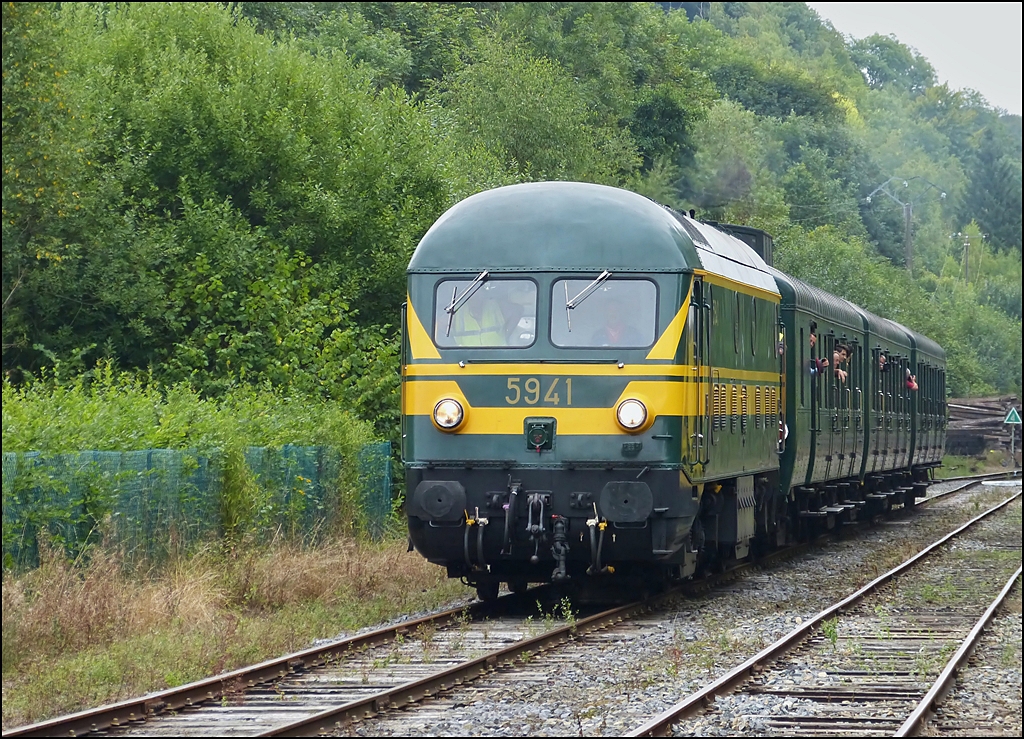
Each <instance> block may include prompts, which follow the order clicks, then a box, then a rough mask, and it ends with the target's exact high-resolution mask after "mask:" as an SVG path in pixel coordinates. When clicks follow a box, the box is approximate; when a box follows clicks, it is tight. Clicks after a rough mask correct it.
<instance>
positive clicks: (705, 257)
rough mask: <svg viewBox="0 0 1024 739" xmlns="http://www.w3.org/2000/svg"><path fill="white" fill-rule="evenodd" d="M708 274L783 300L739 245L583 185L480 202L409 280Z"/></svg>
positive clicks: (429, 239)
mask: <svg viewBox="0 0 1024 739" xmlns="http://www.w3.org/2000/svg"><path fill="white" fill-rule="evenodd" d="M694 269H705V270H707V271H709V272H713V273H715V274H720V275H723V276H726V277H729V278H730V279H733V280H736V281H738V282H744V283H748V284H753V285H756V286H758V287H760V288H762V289H764V290H769V291H771V292H773V293H774V292H777V290H776V287H775V282H774V280H772V279H771V276H770V275H769V274H768V272H767V270H768V267H767V265H765V263H764V261H763V260H762V259H761V258H760V257H759V256H758V255H757V254H756V252H754V251H753V250H752V249H751V248H750V247H748V246H747V245H746V244H744V243H743V242H742V241H740V240H739V239H737V238H735V237H733V236H730V235H728V234H725V233H722V232H721V231H718V230H716V229H714V228H712V227H711V226H708V225H705V224H701V223H699V222H697V221H694V220H691V219H689V218H687V217H685V216H683V215H681V214H679V213H676V212H675V211H672V210H670V209H668V208H665V207H663V206H660V205H658V204H657V203H655V202H654V201H652V200H649V199H648V198H645V197H643V196H642V195H637V194H636V193H633V192H629V191H628V190H621V189H619V188H615V187H607V186H605V185H593V184H588V183H582V182H532V183H526V184H521V185H510V186H508V187H499V188H497V189H494V190H487V191H485V192H481V193H478V194H476V195H473V196H471V197H469V198H466V199H465V200H463V201H462V202H460V203H458V204H457V205H455V206H453V207H452V208H450V209H449V210H448V211H447V212H446V213H444V215H442V216H441V217H440V218H439V219H438V220H437V222H436V223H434V225H433V226H431V227H430V230H429V231H427V233H426V235H424V237H423V239H422V240H420V243H419V245H418V246H417V247H416V251H415V252H414V253H413V256H412V260H411V261H410V263H409V272H410V273H423V272H427V273H429V272H454V271H458V272H478V271H482V270H495V271H503V272H545V271H585V272H595V271H596V272H600V271H603V270H609V271H610V272H689V271H692V270H694Z"/></svg>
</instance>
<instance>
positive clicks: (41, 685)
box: [3, 540, 470, 728]
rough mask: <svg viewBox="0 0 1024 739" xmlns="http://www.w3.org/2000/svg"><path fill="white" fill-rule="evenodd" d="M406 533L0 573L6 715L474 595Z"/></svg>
mask: <svg viewBox="0 0 1024 739" xmlns="http://www.w3.org/2000/svg"><path fill="white" fill-rule="evenodd" d="M405 544H406V543H405V541H404V540H401V541H397V540H390V541H388V542H385V543H383V544H370V543H366V542H357V541H337V542H333V543H330V544H327V545H323V546H318V547H315V548H310V547H303V546H299V545H294V544H290V543H286V542H283V541H282V542H276V543H274V544H272V545H270V546H262V547H257V546H247V547H240V548H237V549H236V550H234V551H232V552H228V553H222V552H217V551H215V550H208V551H201V552H199V553H197V554H195V555H194V556H192V557H189V558H184V559H181V560H178V561H176V562H173V563H171V564H169V565H167V566H166V567H164V568H162V569H161V570H159V571H152V572H147V573H132V572H128V571H126V569H125V568H124V566H123V563H122V561H121V559H120V558H119V557H118V556H117V554H116V553H114V552H111V551H108V550H102V549H100V550H95V551H93V552H92V554H91V556H90V558H89V560H88V562H68V561H66V560H65V559H64V558H63V557H61V556H57V555H55V554H53V553H52V552H47V553H44V554H43V562H42V566H41V567H39V568H38V569H36V570H34V571H31V572H28V573H25V574H23V575H21V576H18V577H16V576H14V575H12V574H5V576H4V580H3V725H4V727H5V728H6V727H9V726H13V725H18V724H21V723H25V722H29V721H38V720H41V719H43V718H46V717H49V716H52V715H56V714H59V713H65V712H69V711H73V710H77V709H80V708H86V707H89V706H91V705H95V704H96V703H99V702H104V701H111V700H117V699H121V698H126V697H130V696H133V695H138V694H141V693H144V692H148V691H151V690H158V689H161V688H165V687H169V686H172V685H177V684H181V683H183V682H187V681H189V680H194V679H198V678H201V677H204V676H207V675H211V674H215V673H217V672H220V671H223V670H228V669H233V668H235V667H239V666H242V665H244V664H249V663H251V662H255V661H258V660H260V659H265V658H268V657H272V656H276V655H279V654H282V653H285V652H287V651H292V650H296V649H301V648H303V647H305V646H308V645H309V643H310V642H311V641H312V640H313V639H317V638H326V637H331V636H335V635H337V634H338V633H339V632H341V631H347V630H353V629H357V628H360V627H363V626H366V625H370V624H374V623H378V622H380V621H382V620H386V619H388V618H392V617H394V616H397V615H399V614H401V613H404V612H409V611H414V610H418V609H424V608H433V607H437V606H438V605H440V604H442V603H444V602H447V601H449V600H452V599H454V598H458V597H463V596H467V595H469V594H470V591H468V590H467V589H466V588H464V587H463V586H461V585H459V584H458V583H457V582H451V581H448V580H447V579H446V578H445V577H444V572H443V570H441V569H440V568H438V567H436V566H434V565H431V564H429V563H427V562H426V561H425V560H423V558H422V557H420V556H419V555H417V554H410V553H407V552H406V545H405Z"/></svg>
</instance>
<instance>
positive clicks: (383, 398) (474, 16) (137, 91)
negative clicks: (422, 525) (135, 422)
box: [2, 2, 1021, 435]
mask: <svg viewBox="0 0 1024 739" xmlns="http://www.w3.org/2000/svg"><path fill="white" fill-rule="evenodd" d="M662 5H666V4H662ZM667 5H668V6H671V7H672V8H676V7H678V6H680V5H681V6H682V9H670V10H666V9H665V8H663V7H659V6H658V5H657V4H649V3H615V4H613V3H560V2H552V3H530V4H524V3H383V2H381V3H378V2H360V3H292V4H288V3H230V4H192V3H187V4H170V5H156V4H131V3H118V4H105V3H101V4H88V5H84V4H82V5H77V4H69V3H65V4H46V3H8V4H5V5H4V6H3V91H4V95H3V99H4V102H3V163H4V181H3V278H2V279H3V299H4V308H3V346H4V348H3V365H4V370H5V372H6V373H7V376H8V377H9V378H11V380H13V381H15V382H18V381H20V380H22V379H23V378H27V377H29V376H31V375H32V374H35V373H38V372H39V371H40V369H41V368H42V367H44V366H50V365H52V364H53V363H54V362H55V361H58V360H59V361H61V362H62V363H63V365H62V366H64V367H65V369H74V370H76V371H78V372H81V373H89V372H90V371H92V368H93V367H94V366H95V365H96V363H97V362H98V361H99V360H101V359H109V360H111V361H113V362H116V364H117V365H118V366H119V367H121V368H123V369H125V370H128V371H138V372H152V374H153V377H154V378H155V379H156V380H158V381H161V382H168V383H178V382H187V383H190V384H191V385H192V386H193V387H195V388H197V389H198V390H199V391H201V392H203V393H206V394H209V395H222V394H224V393H226V392H229V391H230V389H231V388H233V387H235V386H238V385H245V384H250V383H254V384H263V383H269V384H270V385H273V386H276V387H279V388H287V389H290V390H294V391H295V392H297V393H302V394H312V395H316V396H319V397H322V398H329V399H333V400H335V401H338V402H341V403H343V404H345V405H346V406H347V407H350V408H352V409H354V410H355V411H356V412H357V413H358V414H359V415H361V416H362V417H364V418H365V419H367V420H370V421H372V422H374V423H375V424H376V427H377V429H378V432H379V433H382V434H384V435H394V434H395V433H396V431H395V429H396V425H395V419H396V414H397V387H398V382H397V373H396V365H397V342H396V338H395V333H396V323H397V316H398V314H399V306H400V304H401V302H402V300H403V299H404V296H405V288H404V269H405V265H406V264H407V261H408V258H409V256H410V254H411V252H412V249H413V248H414V246H415V244H416V243H417V241H418V239H419V238H420V237H421V236H422V234H423V233H425V231H426V230H427V228H429V226H430V225H431V224H432V223H433V222H434V220H436V218H437V217H438V216H440V214H441V213H443V212H444V210H446V209H447V208H448V207H450V206H451V205H452V204H454V203H455V202H457V201H458V200H460V199H462V198H464V197H467V196H468V195H471V194H473V193H475V192H479V191H481V190H484V189H488V188H490V187H496V186H499V185H504V184H509V183H513V182H519V181H525V180H537V179H573V180H583V181H590V182H601V183H606V184H611V185H618V186H624V187H628V188H631V189H634V190H636V191H638V192H641V193H643V194H646V195H648V196H650V197H653V198H655V199H657V200H659V201H661V202H665V203H667V204H671V205H675V206H678V207H685V208H691V207H693V208H696V209H697V210H698V211H700V215H701V216H703V217H706V218H712V219H715V220H725V221H732V222H741V223H749V224H751V225H756V226H760V227H762V228H765V229H767V230H769V231H771V232H772V233H774V234H776V236H777V243H778V250H777V253H778V258H779V260H780V263H781V264H782V265H783V266H784V268H787V269H789V270H791V271H792V272H793V273H794V274H795V275H796V276H798V277H802V278H804V279H807V280H809V281H811V282H816V283H817V284H820V285H821V286H822V287H825V288H827V289H831V290H833V291H835V292H836V293H837V294H840V295H843V296H844V297H848V298H850V299H851V300H855V301H857V302H859V303H861V304H863V305H865V306H866V307H868V308H870V309H871V310H874V311H876V312H878V313H881V314H882V315H888V316H890V317H892V318H894V319H896V320H899V321H901V322H902V323H905V324H906V325H908V326H910V327H912V328H915V329H918V330H921V331H923V332H924V333H928V334H929V335H933V336H935V337H936V338H937V339H939V340H940V341H941V342H942V343H943V345H944V346H946V348H947V349H948V350H949V353H950V363H951V380H952V389H953V392H955V393H956V394H958V395H959V394H967V393H969V392H988V391H994V390H999V391H1003V390H1013V389H1016V390H1019V388H1020V343H1019V335H1020V319H1021V309H1020V260H1021V124H1020V117H1019V116H1008V115H1005V114H1003V113H1002V112H1001V111H998V110H994V109H992V108H991V107H990V106H988V104H987V103H986V102H985V101H984V100H983V99H982V98H981V97H980V96H978V95H977V94H976V93H973V92H971V91H956V90H950V89H949V88H948V87H947V86H945V85H941V84H937V82H938V81H937V79H936V76H935V72H934V70H933V69H932V67H931V66H930V64H929V63H928V61H927V60H926V59H924V58H923V57H921V55H920V54H918V53H917V52H916V51H914V50H913V49H910V48H908V47H907V46H905V45H903V44H901V43H900V42H899V41H898V40H896V39H895V38H892V37H887V36H872V37H870V38H868V39H863V40H860V41H852V40H847V39H844V38H843V37H842V36H841V35H840V34H838V33H837V32H836V31H835V29H833V28H832V27H831V26H829V25H828V24H827V23H823V22H822V21H821V19H820V18H818V16H817V15H816V14H815V13H814V12H813V11H811V10H810V9H809V8H807V6H805V5H804V4H802V3H683V4H675V3H672V4H667ZM894 176H896V177H900V178H905V179H907V180H908V181H909V182H912V183H915V184H914V186H915V187H916V186H917V184H918V183H931V184H932V185H933V186H934V187H932V188H931V189H929V188H927V187H925V186H923V185H922V186H921V188H920V189H919V190H913V188H912V187H911V186H909V185H908V190H907V191H906V196H907V197H908V198H911V199H913V200H914V210H913V222H912V236H913V241H914V256H915V273H914V275H913V276H910V275H908V274H907V273H906V270H904V269H902V267H903V238H904V220H903V209H902V207H901V206H900V205H899V204H898V203H895V202H892V201H891V200H889V199H887V198H886V197H882V196H879V197H874V198H872V199H871V202H868V201H867V199H866V197H867V195H869V194H870V193H872V192H873V191H876V188H877V187H878V186H879V185H880V184H881V183H883V182H886V181H887V180H888V179H889V178H891V177H894ZM939 192H944V193H945V194H946V196H945V197H944V198H940V197H939ZM972 224H973V225H972ZM971 229H973V230H971ZM967 233H969V234H973V235H971V236H969V239H968V240H969V242H970V244H971V249H970V254H969V256H968V257H965V255H964V251H965V250H964V247H963V239H962V238H961V237H960V236H959V235H962V234H967ZM951 234H958V236H956V237H953V238H951V236H950V235H951ZM976 262H977V263H976ZM979 328H981V329H982V330H983V331H984V337H979V336H978V330H979Z"/></svg>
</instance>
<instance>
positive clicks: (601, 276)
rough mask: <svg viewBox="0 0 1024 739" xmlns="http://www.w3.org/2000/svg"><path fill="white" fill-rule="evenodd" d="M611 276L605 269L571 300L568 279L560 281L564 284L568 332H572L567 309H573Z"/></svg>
mask: <svg viewBox="0 0 1024 739" xmlns="http://www.w3.org/2000/svg"><path fill="white" fill-rule="evenodd" d="M611 276H612V273H611V272H609V271H608V270H605V271H604V272H602V273H601V274H599V275H598V276H597V278H596V279H595V280H594V281H593V282H591V283H590V284H589V285H587V286H586V287H585V288H583V289H582V290H580V291H579V293H577V294H576V297H574V298H573V299H572V300H570V299H569V281H568V280H566V281H565V282H563V283H562V284H563V285H564V286H565V324H566V326H567V327H568V328H569V333H572V319H571V318H570V315H571V314H570V312H569V311H571V310H574V309H575V308H577V307H578V306H579V304H580V303H582V302H583V301H584V300H586V299H587V298H589V297H590V296H591V295H593V294H594V292H595V291H596V290H597V288H599V287H601V283H603V282H604V281H605V280H607V279H608V278H609V277H611Z"/></svg>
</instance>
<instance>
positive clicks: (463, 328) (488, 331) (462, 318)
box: [434, 272, 537, 349]
mask: <svg viewBox="0 0 1024 739" xmlns="http://www.w3.org/2000/svg"><path fill="white" fill-rule="evenodd" d="M536 334H537V284H536V283H535V282H533V280H500V279H494V278H491V277H490V276H489V275H488V274H487V273H486V272H481V273H480V274H479V275H477V277H476V278H475V279H468V280H442V281H441V282H439V283H437V288H436V290H435V292H434V343H436V344H437V345H438V346H439V347H442V348H449V347H458V346H463V347H485V348H495V349H496V348H502V347H523V346H529V345H530V344H532V343H533V340H534V338H535V336H536Z"/></svg>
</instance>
